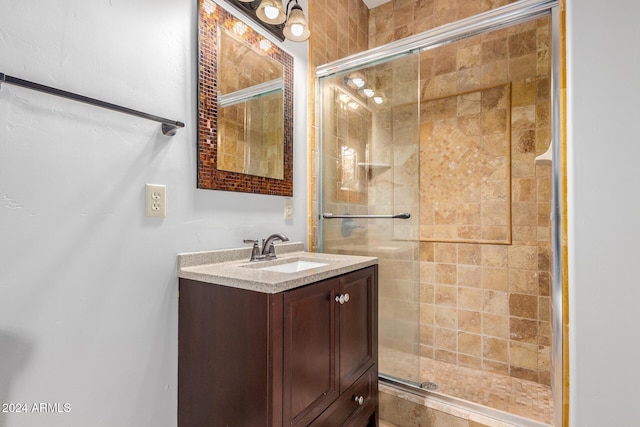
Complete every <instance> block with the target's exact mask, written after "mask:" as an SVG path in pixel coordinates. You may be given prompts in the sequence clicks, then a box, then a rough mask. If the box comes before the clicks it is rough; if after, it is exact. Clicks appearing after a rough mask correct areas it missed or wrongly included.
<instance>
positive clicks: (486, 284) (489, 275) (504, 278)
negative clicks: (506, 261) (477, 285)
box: [482, 267, 509, 291]
mask: <svg viewBox="0 0 640 427" xmlns="http://www.w3.org/2000/svg"><path fill="white" fill-rule="evenodd" d="M482 287H483V288H484V289H491V290H496V291H507V290H508V289H509V270H508V269H506V268H489V267H483V268H482Z"/></svg>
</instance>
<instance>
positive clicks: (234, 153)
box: [198, 0, 293, 196]
mask: <svg viewBox="0 0 640 427" xmlns="http://www.w3.org/2000/svg"><path fill="white" fill-rule="evenodd" d="M199 16H200V19H199V53H200V55H199V81H198V92H199V104H198V107H199V114H198V115H199V123H198V157H199V158H198V187H199V188H205V189H213V190H226V191H241V192H251V193H260V194H273V195H282V196H291V195H292V194H293V120H292V118H293V58H292V57H291V56H290V55H288V54H286V53H285V52H284V51H282V50H281V49H280V48H279V47H277V46H275V45H274V44H273V43H272V42H270V41H269V40H268V39H267V38H265V37H263V36H261V35H260V34H258V33H257V32H255V31H254V30H253V29H251V28H250V27H249V26H248V25H247V24H246V23H244V22H243V21H241V20H239V19H238V18H236V17H234V16H233V15H231V14H230V13H229V12H227V11H226V10H224V9H223V8H222V7H220V6H219V5H217V4H215V3H214V2H213V1H211V0H201V1H200V10H199Z"/></svg>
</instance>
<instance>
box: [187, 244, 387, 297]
mask: <svg viewBox="0 0 640 427" xmlns="http://www.w3.org/2000/svg"><path fill="white" fill-rule="evenodd" d="M275 250H276V256H277V259H275V260H269V261H256V262H250V261H249V258H250V256H251V248H250V247H247V248H241V249H223V250H217V251H207V252H191V253H184V254H178V277H180V278H183V279H192V280H197V281H200V282H206V283H214V284H217V285H225V286H230V287H234V288H240V289H247V290H251V291H257V292H263V293H269V294H275V293H278V292H282V291H286V290H289V289H294V288H297V287H300V286H304V285H308V284H310V283H314V282H317V281H319V280H324V279H328V278H331V277H335V276H339V275H341V274H344V273H349V272H351V271H355V270H360V269H362V268H365V267H369V266H371V265H376V264H378V258H376V257H369V256H354V255H337V254H325V253H315V252H305V251H304V245H303V244H302V243H281V244H276V245H275ZM297 260H302V261H312V262H319V263H326V264H328V265H325V266H321V267H316V268H312V269H309V270H304V271H300V272H294V273H281V272H275V271H265V270H261V268H264V267H269V266H273V265H277V264H286V263H289V262H292V261H297Z"/></svg>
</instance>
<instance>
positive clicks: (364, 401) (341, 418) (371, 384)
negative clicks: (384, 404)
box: [309, 365, 378, 427]
mask: <svg viewBox="0 0 640 427" xmlns="http://www.w3.org/2000/svg"><path fill="white" fill-rule="evenodd" d="M377 377H378V371H377V369H376V366H375V365H374V366H372V367H371V368H370V369H369V370H368V371H367V372H365V373H364V374H363V375H362V376H361V377H360V378H359V379H358V380H357V381H356V382H355V383H354V384H353V385H352V386H351V387H349V389H348V390H346V391H345V392H344V393H342V394H341V395H340V397H339V398H338V400H336V401H335V402H334V403H333V404H332V405H331V406H330V407H329V408H328V409H327V410H326V411H325V412H323V413H322V415H320V416H319V417H318V418H316V419H315V420H314V421H313V422H312V423H311V424H309V426H310V427H335V426H352V427H363V426H376V425H377V422H376V420H375V416H376V407H377V401H378V390H377V384H378V383H377Z"/></svg>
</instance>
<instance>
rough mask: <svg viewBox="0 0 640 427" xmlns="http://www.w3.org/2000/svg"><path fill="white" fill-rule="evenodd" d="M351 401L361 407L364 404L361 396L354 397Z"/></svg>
mask: <svg viewBox="0 0 640 427" xmlns="http://www.w3.org/2000/svg"><path fill="white" fill-rule="evenodd" d="M353 400H354V401H355V402H356V403H357V404H358V405H362V404H363V403H364V397H362V396H354V397H353Z"/></svg>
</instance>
